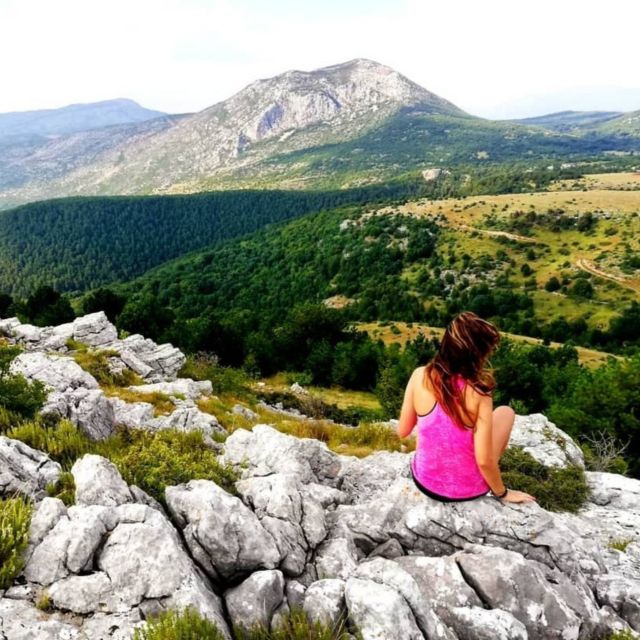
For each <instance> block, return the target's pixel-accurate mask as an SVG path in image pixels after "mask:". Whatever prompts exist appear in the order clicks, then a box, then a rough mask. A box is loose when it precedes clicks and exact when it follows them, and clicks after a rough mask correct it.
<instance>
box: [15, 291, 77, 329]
mask: <svg viewBox="0 0 640 640" xmlns="http://www.w3.org/2000/svg"><path fill="white" fill-rule="evenodd" d="M24 310H25V314H26V315H27V317H28V319H29V320H30V321H31V322H32V323H33V324H35V325H39V326H49V325H56V324H63V323H65V322H70V321H71V320H73V319H74V318H75V313H74V312H73V309H72V308H71V304H70V303H69V300H67V298H66V297H64V296H62V295H61V294H60V293H59V292H58V291H56V290H55V289H53V288H52V287H50V286H47V285H45V286H42V287H38V289H36V290H35V292H34V293H33V294H32V295H31V296H29V297H28V298H27V301H26V303H25V306H24Z"/></svg>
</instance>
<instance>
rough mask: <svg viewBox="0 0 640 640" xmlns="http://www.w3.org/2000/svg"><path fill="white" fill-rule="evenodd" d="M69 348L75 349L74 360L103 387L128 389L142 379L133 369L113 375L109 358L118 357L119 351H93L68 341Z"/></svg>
mask: <svg viewBox="0 0 640 640" xmlns="http://www.w3.org/2000/svg"><path fill="white" fill-rule="evenodd" d="M67 346H68V347H69V348H70V349H75V353H74V354H73V358H74V360H75V361H76V362H77V363H78V364H79V365H80V366H81V367H82V368H83V369H84V370H85V371H86V372H88V373H90V374H91V375H92V376H93V377H94V378H95V379H96V380H97V381H98V383H99V384H101V385H107V386H115V387H127V386H129V385H132V384H137V383H139V382H140V377H139V376H138V375H137V374H135V373H134V372H133V371H131V369H126V368H125V369H123V371H122V373H113V372H112V371H111V368H110V366H109V358H110V357H112V356H117V355H118V352H117V351H110V350H97V351H96V350H93V349H88V348H87V347H86V345H83V344H81V343H77V342H75V341H68V342H67Z"/></svg>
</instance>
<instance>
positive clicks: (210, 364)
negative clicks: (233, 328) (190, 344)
mask: <svg viewBox="0 0 640 640" xmlns="http://www.w3.org/2000/svg"><path fill="white" fill-rule="evenodd" d="M178 375H179V376H180V377H182V378H193V379H194V380H210V381H211V385H212V387H213V393H215V394H220V393H234V394H236V395H238V396H240V397H245V396H247V389H246V385H247V383H248V377H247V375H246V374H245V373H244V372H243V371H242V370H241V369H233V368H231V367H223V366H221V365H220V363H219V361H218V358H217V357H216V356H215V355H214V354H212V353H207V352H204V351H198V352H197V353H195V354H190V355H188V356H187V360H186V362H185V363H184V365H183V366H182V369H180V372H179V373H178Z"/></svg>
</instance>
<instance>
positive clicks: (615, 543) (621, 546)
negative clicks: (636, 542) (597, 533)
mask: <svg viewBox="0 0 640 640" xmlns="http://www.w3.org/2000/svg"><path fill="white" fill-rule="evenodd" d="M632 542H633V538H624V539H620V540H611V542H609V544H608V545H607V547H609V549H615V550H616V551H622V552H623V553H624V552H625V551H626V550H627V547H628V546H629V545H630V544H631V543H632Z"/></svg>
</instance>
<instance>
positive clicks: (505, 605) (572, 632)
mask: <svg viewBox="0 0 640 640" xmlns="http://www.w3.org/2000/svg"><path fill="white" fill-rule="evenodd" d="M456 560H457V562H458V565H459V567H460V570H461V571H462V573H463V575H464V576H465V579H466V581H467V582H468V583H469V585H470V586H471V587H472V588H473V589H474V590H475V591H476V593H478V595H479V596H480V598H481V600H482V601H483V602H484V603H485V604H486V605H487V606H489V607H490V608H492V609H502V610H504V611H508V612H509V613H511V614H513V616H514V617H515V618H517V619H518V620H519V621H520V622H521V623H522V624H523V625H524V626H525V627H526V629H527V633H528V635H529V638H530V640H547V639H552V638H558V639H563V640H567V639H570V638H575V639H577V638H578V637H579V635H580V627H581V623H582V621H581V619H580V618H579V617H578V615H577V614H576V612H574V611H573V610H572V609H571V607H570V606H569V605H568V604H567V602H566V600H565V599H564V598H563V597H562V596H561V594H560V593H559V592H558V590H556V589H553V588H552V585H551V584H550V583H549V582H547V580H546V579H545V577H544V574H543V573H542V571H541V570H540V569H539V568H538V567H537V566H535V564H533V563H531V562H527V561H526V560H525V559H524V558H523V557H522V556H521V555H520V554H518V553H515V552H513V551H507V550H505V549H498V548H495V547H481V546H475V547H473V549H470V550H468V551H465V552H464V553H461V554H459V555H458V556H457V558H456Z"/></svg>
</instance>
